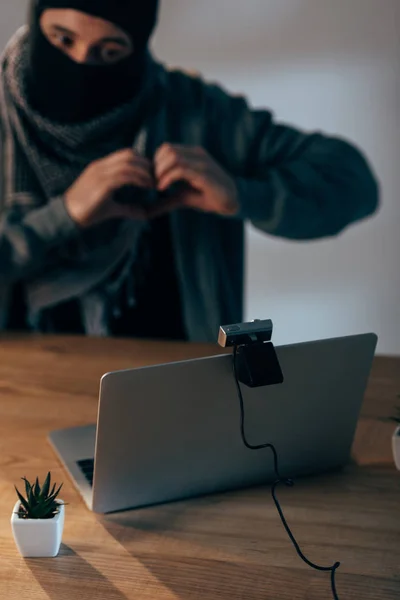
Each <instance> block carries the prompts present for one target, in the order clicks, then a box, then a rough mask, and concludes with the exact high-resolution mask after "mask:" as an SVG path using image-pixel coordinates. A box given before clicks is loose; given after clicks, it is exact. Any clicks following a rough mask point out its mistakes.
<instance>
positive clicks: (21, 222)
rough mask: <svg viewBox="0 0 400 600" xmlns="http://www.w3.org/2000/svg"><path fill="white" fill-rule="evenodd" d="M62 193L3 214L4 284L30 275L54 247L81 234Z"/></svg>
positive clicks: (0, 276) (0, 262)
mask: <svg viewBox="0 0 400 600" xmlns="http://www.w3.org/2000/svg"><path fill="white" fill-rule="evenodd" d="M78 234H79V233H78V228H77V226H76V225H75V223H74V221H73V220H72V219H71V217H70V216H69V214H68V212H67V209H66V207H65V204H64V199H63V198H62V197H57V198H54V199H53V200H51V201H50V202H49V203H48V204H45V205H44V206H41V207H39V208H35V209H33V210H31V211H29V212H27V213H26V214H25V215H24V216H21V215H18V214H17V213H14V212H13V211H12V210H7V209H6V210H4V211H3V213H2V214H0V285H1V283H12V282H14V281H17V280H18V279H20V278H22V277H26V276H29V275H30V274H31V273H32V272H34V271H35V270H36V269H38V268H40V267H41V266H43V264H44V263H45V262H46V259H47V257H48V256H49V255H50V252H51V250H52V249H53V248H55V247H57V246H59V245H61V244H63V243H65V242H66V241H68V240H70V239H72V238H74V237H75V236H77V235H78Z"/></svg>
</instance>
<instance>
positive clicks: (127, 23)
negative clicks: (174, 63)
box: [28, 0, 159, 123]
mask: <svg viewBox="0 0 400 600" xmlns="http://www.w3.org/2000/svg"><path fill="white" fill-rule="evenodd" d="M158 4H159V0H34V5H33V7H32V11H31V23H30V47H29V53H30V60H29V76H28V81H29V84H28V93H29V98H30V102H31V103H32V106H33V108H35V109H36V110H37V111H38V112H40V113H41V114H42V115H43V116H44V117H46V118H48V119H50V120H52V121H56V122H59V123H79V122H84V121H88V120H90V119H93V118H95V117H97V116H99V115H102V114H104V113H106V112H108V111H110V110H112V109H113V108H116V107H117V106H119V105H122V104H124V103H125V102H128V101H129V100H130V99H131V98H133V97H134V96H135V94H136V93H137V92H138V91H139V90H140V87H141V83H142V80H143V77H144V76H145V70H146V65H147V61H148V43H149V40H150V37H151V34H152V32H153V30H154V28H155V25H156V22H157V13H158ZM48 8H69V9H75V10H79V11H81V12H84V13H86V14H89V15H92V16H95V17H99V18H102V19H104V20H106V21H110V22H111V23H113V24H115V25H117V26H118V27H120V28H121V29H122V30H124V31H125V32H126V33H127V34H128V35H130V37H131V38H132V41H133V44H134V52H133V54H132V55H131V56H129V57H127V58H124V59H122V60H121V61H119V62H118V63H116V64H112V65H104V66H99V65H90V64H80V63H76V62H75V61H73V60H72V59H71V58H69V57H68V56H67V55H66V54H64V52H62V51H61V50H59V49H58V48H56V47H55V46H53V44H51V43H50V42H49V41H48V40H47V38H46V36H45V35H44V34H43V32H42V30H41V27H40V17H41V15H42V14H43V12H44V11H45V10H46V9H48Z"/></svg>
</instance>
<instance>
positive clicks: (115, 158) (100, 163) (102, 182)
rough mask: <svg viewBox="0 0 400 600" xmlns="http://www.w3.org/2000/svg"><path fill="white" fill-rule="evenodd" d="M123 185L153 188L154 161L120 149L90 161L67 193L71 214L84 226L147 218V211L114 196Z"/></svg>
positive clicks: (66, 197)
mask: <svg viewBox="0 0 400 600" xmlns="http://www.w3.org/2000/svg"><path fill="white" fill-rule="evenodd" d="M124 186H135V187H141V188H147V189H154V188H155V183H154V179H153V176H152V165H151V163H150V161H149V160H147V159H146V158H142V157H141V156H138V155H136V154H135V153H134V152H133V150H131V149H128V150H120V151H118V152H115V153H113V154H110V155H109V156H107V157H106V158H103V159H101V160H97V161H95V162H93V163H91V164H90V165H89V166H88V167H87V168H86V169H85V171H84V172H83V173H82V175H81V176H80V177H79V178H78V179H77V180H76V181H75V183H74V184H73V185H72V186H71V187H70V188H69V190H68V191H67V192H66V194H65V205H66V208H67V211H68V212H69V214H70V216H71V218H72V219H73V220H74V221H75V223H77V225H79V226H80V227H82V228H87V227H91V226H93V225H97V224H99V223H101V222H103V221H107V220H109V219H115V218H125V219H126V218H128V219H145V218H146V216H147V215H146V211H145V210H144V209H143V208H142V207H140V206H136V205H135V204H134V203H132V204H130V203H129V204H119V203H118V202H116V201H115V200H114V198H113V196H114V194H115V192H117V191H118V190H120V189H121V188H123V187H124Z"/></svg>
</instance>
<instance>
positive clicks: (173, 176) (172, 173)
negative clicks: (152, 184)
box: [157, 165, 204, 192]
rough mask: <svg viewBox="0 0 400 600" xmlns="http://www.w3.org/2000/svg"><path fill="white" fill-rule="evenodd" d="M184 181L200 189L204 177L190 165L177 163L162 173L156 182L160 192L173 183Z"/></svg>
mask: <svg viewBox="0 0 400 600" xmlns="http://www.w3.org/2000/svg"><path fill="white" fill-rule="evenodd" d="M182 181H184V182H186V183H188V184H189V185H191V186H193V187H194V188H198V189H201V188H202V184H203V182H204V177H203V176H202V174H201V173H199V171H198V170H197V169H195V168H193V167H192V166H186V165H179V166H177V167H173V168H172V169H170V170H169V171H167V172H166V173H165V175H163V176H162V177H161V178H160V179H159V180H158V183H157V189H158V190H159V191H160V192H165V191H166V190H167V189H168V188H169V187H171V186H172V185H173V184H174V183H178V182H182Z"/></svg>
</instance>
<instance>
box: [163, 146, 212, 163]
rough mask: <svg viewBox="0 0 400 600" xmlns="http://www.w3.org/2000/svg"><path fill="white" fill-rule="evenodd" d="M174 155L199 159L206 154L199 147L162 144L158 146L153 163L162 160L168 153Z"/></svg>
mask: <svg viewBox="0 0 400 600" xmlns="http://www.w3.org/2000/svg"><path fill="white" fill-rule="evenodd" d="M174 152H175V153H176V154H179V155H182V156H192V157H200V156H207V152H206V150H205V149H204V148H202V147H201V146H188V145H184V144H169V143H166V144H163V145H162V146H160V148H159V149H158V150H157V152H156V154H155V156H154V161H157V160H158V159H160V160H161V159H162V158H163V157H164V156H165V155H166V154H170V153H174Z"/></svg>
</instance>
